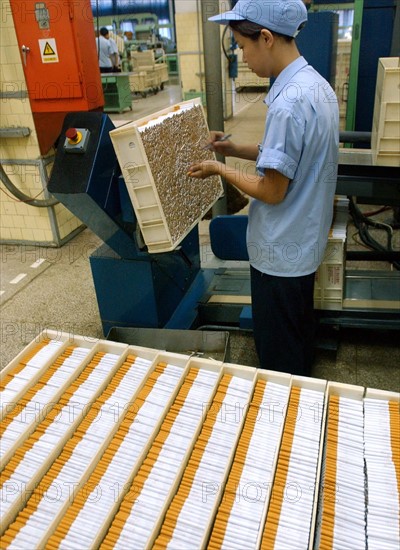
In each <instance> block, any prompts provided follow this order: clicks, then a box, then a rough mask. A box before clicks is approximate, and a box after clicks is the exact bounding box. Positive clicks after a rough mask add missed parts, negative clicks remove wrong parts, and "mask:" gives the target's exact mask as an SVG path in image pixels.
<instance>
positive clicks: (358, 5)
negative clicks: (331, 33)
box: [346, 0, 364, 131]
mask: <svg viewBox="0 0 400 550" xmlns="http://www.w3.org/2000/svg"><path fill="white" fill-rule="evenodd" d="M363 9H364V0H355V2H354V19H353V33H352V41H351V54H350V71H349V89H348V96H347V110H346V130H347V131H352V130H354V126H355V120H356V103H357V86H358V66H359V62H360V44H361V26H362V18H363Z"/></svg>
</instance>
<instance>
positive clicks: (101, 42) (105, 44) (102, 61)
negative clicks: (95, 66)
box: [96, 35, 113, 69]
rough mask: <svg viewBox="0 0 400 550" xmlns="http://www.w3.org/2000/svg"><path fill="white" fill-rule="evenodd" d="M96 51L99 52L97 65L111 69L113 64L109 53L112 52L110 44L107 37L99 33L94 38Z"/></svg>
mask: <svg viewBox="0 0 400 550" xmlns="http://www.w3.org/2000/svg"><path fill="white" fill-rule="evenodd" d="M96 46H97V51H98V52H99V53H98V55H99V67H101V68H108V69H111V68H112V66H113V64H112V61H111V59H110V55H111V54H112V53H113V50H112V45H111V43H110V41H109V40H108V39H107V38H104V36H102V35H100V36H99V37H98V38H97V39H96ZM99 50H100V51H99Z"/></svg>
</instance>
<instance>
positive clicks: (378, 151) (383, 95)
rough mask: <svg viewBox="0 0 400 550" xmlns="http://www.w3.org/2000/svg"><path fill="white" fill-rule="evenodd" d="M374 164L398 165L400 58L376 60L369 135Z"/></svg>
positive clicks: (399, 156)
mask: <svg viewBox="0 0 400 550" xmlns="http://www.w3.org/2000/svg"><path fill="white" fill-rule="evenodd" d="M371 149H372V154H373V160H374V164H379V165H385V166H400V58H399V57H383V58H380V59H379V63H378V74H377V81H376V91H375V104H374V115H373V125H372V134H371Z"/></svg>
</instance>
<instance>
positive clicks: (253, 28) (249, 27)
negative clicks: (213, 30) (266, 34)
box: [229, 20, 294, 42]
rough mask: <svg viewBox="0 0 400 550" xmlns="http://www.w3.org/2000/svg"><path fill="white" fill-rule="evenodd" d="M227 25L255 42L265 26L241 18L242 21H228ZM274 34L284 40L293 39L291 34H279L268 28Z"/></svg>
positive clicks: (289, 40)
mask: <svg viewBox="0 0 400 550" xmlns="http://www.w3.org/2000/svg"><path fill="white" fill-rule="evenodd" d="M229 26H230V28H231V29H233V30H234V31H237V32H238V33H239V34H241V35H242V36H245V37H246V38H250V40H254V42H256V41H257V40H258V39H259V38H260V35H261V31H262V30H263V29H265V28H266V27H263V26H262V25H259V24H258V23H252V22H251V21H247V20H243V21H230V22H229ZM268 30H269V31H270V32H271V33H272V34H273V35H274V36H279V37H281V38H283V39H284V40H285V41H286V42H291V41H292V40H294V39H293V36H288V35H286V34H281V33H280V32H275V31H271V29H268Z"/></svg>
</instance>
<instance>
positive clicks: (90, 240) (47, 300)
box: [0, 83, 400, 391]
mask: <svg viewBox="0 0 400 550" xmlns="http://www.w3.org/2000/svg"><path fill="white" fill-rule="evenodd" d="M263 96H264V94H262V93H243V94H240V95H239V94H238V95H237V96H235V97H234V106H235V107H234V110H235V115H234V117H233V118H232V119H231V120H229V121H227V122H226V126H225V130H226V131H227V132H229V133H232V134H233V138H232V139H237V140H238V141H239V140H241V141H247V140H249V141H250V140H251V141H253V142H254V141H255V142H258V141H259V140H260V139H261V137H262V133H263V127H264V118H265V106H264V104H263V102H262V99H263ZM180 100H181V95H180V88H179V86H177V85H174V84H171V83H170V84H169V85H167V86H166V87H165V89H164V90H163V91H160V92H159V93H158V94H157V95H154V96H149V97H147V98H145V99H144V98H139V97H135V98H134V99H133V103H132V111H131V112H126V113H121V114H116V115H110V118H111V119H112V120H113V121H114V123H115V124H116V125H120V124H122V123H124V122H125V121H129V120H134V119H136V118H140V117H142V116H146V115H147V114H150V113H152V112H155V111H158V110H160V109H162V108H164V107H166V106H168V105H173V104H175V103H177V102H179V101H180ZM228 163H237V161H236V160H233V159H232V160H229V161H228ZM350 233H351V234H354V233H355V230H354V228H352V227H351V226H350V227H349V239H350ZM398 233H399V231H397V232H396V239H397V240H396V243H397V244H399V239H398V237H399V235H398ZM200 242H201V245H202V247H204V248H203V250H207V254H205V255H204V256H207V258H208V260H209V261H211V262H214V263H213V265H215V264H216V263H218V261H217V260H216V259H215V258H210V257H209V245H208V243H209V236H208V222H207V221H202V222H201V223H200ZM352 243H353V241H352ZM100 244H101V241H100V239H99V238H98V237H97V236H96V235H94V234H93V233H92V232H91V231H90V230H89V229H84V230H83V231H82V232H80V233H79V234H78V235H77V236H76V237H74V238H73V239H72V240H70V241H69V242H68V243H67V244H65V245H64V246H63V247H62V248H60V249H51V248H44V247H40V246H34V245H2V246H0V261H1V289H0V290H1V294H0V321H1V322H0V326H1V335H0V337H1V343H0V345H1V368H3V367H4V366H5V365H7V364H8V363H9V362H10V361H11V360H12V359H13V358H14V357H15V356H16V355H17V354H18V353H19V352H20V351H21V350H22V349H23V348H24V347H25V346H26V345H27V344H28V343H29V342H31V341H32V340H33V339H34V338H35V336H36V335H37V334H39V333H40V332H41V331H42V330H44V329H52V330H56V331H63V332H67V333H69V334H79V335H82V336H86V337H88V338H104V335H103V332H102V326H101V321H100V317H99V312H98V307H97V301H96V296H95V290H94V286H93V281H92V275H91V270H90V265H89V256H90V254H91V253H92V252H93V251H94V250H95V249H96V248H97V247H98V246H99V245H100ZM352 246H355V244H354V243H353V244H352ZM353 267H354V266H353ZM377 267H378V266H376V265H375V266H374V268H377ZM362 268H367V266H366V265H365V263H363V265H362ZM379 268H384V269H389V266H388V265H385V264H384V265H383V266H381V265H380V266H379ZM22 275H24V276H23V277H22ZM335 337H336V343H337V349H336V350H327V349H318V352H317V360H316V364H315V368H314V371H313V376H315V377H317V378H323V379H326V380H332V381H338V382H344V383H350V384H356V385H360V386H364V387H372V388H379V389H385V390H392V391H400V371H399V366H400V343H399V332H398V331H395V332H394V331H383V330H376V331H371V330H355V329H341V330H340V331H337V332H336V333H335ZM230 361H231V362H232V363H237V364H242V365H249V366H257V357H256V354H255V350H254V345H253V339H252V335H251V333H247V332H243V331H234V332H232V333H231V335H230Z"/></svg>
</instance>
